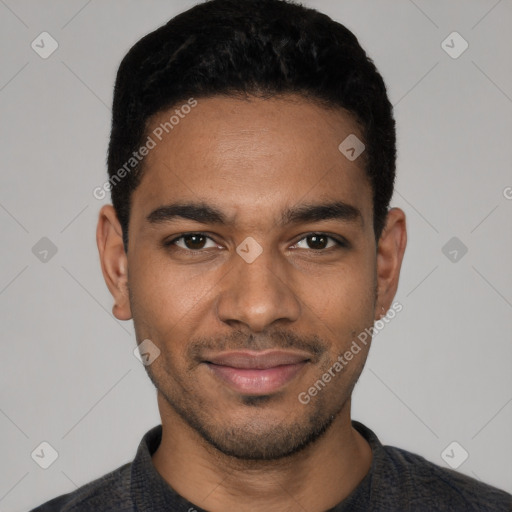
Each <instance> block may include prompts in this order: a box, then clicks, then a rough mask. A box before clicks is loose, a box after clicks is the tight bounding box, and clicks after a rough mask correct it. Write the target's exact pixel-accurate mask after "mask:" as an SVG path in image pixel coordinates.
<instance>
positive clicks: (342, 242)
mask: <svg viewBox="0 0 512 512" xmlns="http://www.w3.org/2000/svg"><path fill="white" fill-rule="evenodd" d="M192 235H199V236H202V237H205V238H208V239H209V240H211V241H212V242H215V240H213V239H212V237H211V236H209V235H207V234H206V233H202V232H200V231H190V232H188V233H183V234H181V235H180V236H177V237H175V238H173V239H172V240H169V241H166V242H164V243H163V245H164V246H165V247H167V248H176V247H177V248H178V249H181V250H182V251H184V252H187V253H189V254H200V253H202V252H204V251H205V250H206V249H198V250H193V249H184V248H183V247H178V246H175V245H174V244H175V243H176V242H177V241H178V240H181V239H184V238H185V237H186V236H192ZM310 236H320V237H326V238H328V239H330V240H332V241H333V242H334V243H335V244H336V247H335V248H336V249H343V248H345V249H346V248H348V247H349V243H348V242H347V241H346V240H344V239H343V238H337V237H334V236H332V235H328V234H327V233H322V232H316V231H315V232H311V233H307V234H306V235H304V236H303V237H302V238H301V239H300V240H297V242H295V244H294V245H297V244H298V243H299V242H302V241H303V240H305V239H306V238H308V237H310ZM330 249H333V247H328V248H325V249H307V250H309V251H312V252H314V253H322V252H325V251H327V250H330Z"/></svg>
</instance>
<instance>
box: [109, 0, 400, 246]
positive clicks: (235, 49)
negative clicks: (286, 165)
mask: <svg viewBox="0 0 512 512" xmlns="http://www.w3.org/2000/svg"><path fill="white" fill-rule="evenodd" d="M289 93H292V94H300V95H301V96H302V97H304V98H305V99H307V100H311V101H314V102H318V103H320V104H322V105H323V106H325V107H327V108H331V109H332V108H338V109H343V110H344V111H346V112H349V113H350V114H351V115H352V116H353V118H354V120H355V122H356V123H357V125H358V127H359V128H360V132H361V135H362V136H363V142H364V144H365V146H366V148H365V151H364V153H363V155H362V156H363V157H364V167H365V170H366V174H367V177H368V179H369V182H370V184H371V188H372V192H373V227H374V232H375V237H376V240H378V239H379V238H380V235H381V233H382V229H383V227H384V224H385V220H386V215H387V212H388V208H389V202H390V200H391V197H392V195H393V187H394V181H395V161H396V134H395V121H394V118H393V107H392V105H391V103H390V101H389V99H388V97H387V93H386V86H385V84H384V81H383V79H382V77H381V75H380V74H379V72H378V71H377V69H376V67H375V65H374V63H373V61H372V60H371V59H370V58H369V57H368V56H367V55H366V53H365V51H364V50H363V48H361V46H360V45H359V42H358V40H357V38H356V36H355V35H354V34H353V33H352V32H351V31H350V30H348V29H347V28H346V27H345V26H343V25H342V24H340V23H337V22H335V21H333V20H332V19H331V18H329V17H328V16H327V15H325V14H322V13H320V12H318V11H316V10H314V9H311V8H306V7H304V6H303V5H300V4H297V3H295V2H293V1H291V0H208V1H205V2H202V3H200V4H198V5H195V6H194V7H192V8H191V9H189V10H187V11H185V12H183V13H181V14H179V15H177V16H175V17H174V18H172V19H171V20H170V21H168V22H167V23H166V24H165V25H163V26H162V27H160V28H158V29H157V30H155V31H154V32H151V33H150V34H148V35H146V36H145V37H143V38H142V39H140V40H139V41H138V42H137V43H136V44H135V45H134V46H133V47H132V48H131V49H130V50H129V52H128V53H127V54H126V56H125V57H124V59H123V60H122V62H121V64H120V66H119V70H118V73H117V77H116V82H115V87H114V100H113V109H112V131H111V136H110V144H109V149H108V159H107V163H108V173H109V182H110V185H111V197H112V203H113V205H114V208H115V211H116V214H117V217H118V219H119V222H120V224H121V227H122V229H123V241H124V246H125V250H128V224H129V217H130V202H131V195H132V193H133V191H134V190H135V189H136V187H137V186H138V184H139V183H140V179H141V176H142V171H143V165H142V163H143V161H141V162H140V163H138V162H134V160H133V154H134V152H136V151H138V149H139V148H140V147H141V145H142V144H143V142H144V140H145V137H147V130H148V126H149V124H150V121H151V118H152V116H154V115H155V114H157V113H160V112H163V111H166V110H168V109H170V108H171V107H173V106H176V105H177V104H178V103H180V102H185V101H187V100H190V98H196V99H197V98H207V97H213V96H228V97H229V96H232V97H244V96H245V97H248V96H250V95H253V96H257V97H262V98H270V97H274V96H279V95H284V94H289ZM340 142H341V140H340ZM130 159H131V160H130ZM128 161H131V162H132V163H133V164H134V165H133V169H131V170H129V171H130V172H126V169H127V166H126V162H128ZM123 166H124V169H125V172H122V173H121V172H120V170H121V169H122V168H123ZM120 176H122V179H120Z"/></svg>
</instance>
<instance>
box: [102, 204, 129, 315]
mask: <svg viewBox="0 0 512 512" xmlns="http://www.w3.org/2000/svg"><path fill="white" fill-rule="evenodd" d="M96 243H97V244H98V251H99V256H100V262H101V270H102V272H103V278H104V279H105V283H106V284H107V287H108V289H109V290H110V293H111V294H112V297H113V298H114V306H113V307H112V314H113V315H114V316H115V317H116V318H117V319H118V320H130V319H131V318H132V314H131V310H130V301H129V294H128V259H127V256H126V252H125V250H124V245H123V232H122V228H121V225H120V223H119V220H118V219H117V215H116V212H115V210H114V207H113V206H112V205H110V204H109V205H105V206H103V207H102V208H101V210H100V213H99V217H98V226H97V229H96Z"/></svg>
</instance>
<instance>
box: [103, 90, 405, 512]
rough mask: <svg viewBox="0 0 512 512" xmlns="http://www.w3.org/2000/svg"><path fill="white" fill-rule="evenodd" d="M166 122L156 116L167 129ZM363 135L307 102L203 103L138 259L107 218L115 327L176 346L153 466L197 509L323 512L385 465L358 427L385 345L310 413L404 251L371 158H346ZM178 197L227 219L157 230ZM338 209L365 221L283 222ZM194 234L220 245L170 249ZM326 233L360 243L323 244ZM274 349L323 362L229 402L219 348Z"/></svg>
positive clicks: (161, 166) (340, 116)
mask: <svg viewBox="0 0 512 512" xmlns="http://www.w3.org/2000/svg"><path fill="white" fill-rule="evenodd" d="M168 117H169V113H160V114H158V115H157V116H155V118H154V119H152V122H151V126H158V124H159V123H160V122H162V121H165V120H167V119H168ZM351 133H354V134H356V135H357V136H358V137H359V138H360V139H362V136H361V135H360V131H359V128H358V125H357V124H356V122H355V121H354V119H353V118H352V117H351V116H350V115H349V114H348V113H346V112H344V111H343V110H341V109H337V110H327V109H325V108H323V107H321V106H319V105H317V104H315V103H313V102H311V101H307V100H305V99H303V98H301V97H299V96H294V95H286V96H281V97H279V98H277V97H276V98H272V99H265V100H264V99H258V98H254V97H252V98H250V101H247V100H241V99H234V98H225V97H213V98H208V99H201V98H199V99H198V105H197V106H196V107H195V108H194V109H193V110H192V111H191V112H190V113H189V114H187V116H186V117H185V118H184V119H183V120H181V121H180V123H179V124H178V125H176V126H175V127H174V129H173V131H172V132H171V133H170V134H169V135H168V136H167V137H166V138H165V139H164V140H163V141H162V142H160V143H159V144H158V145H157V146H156V147H155V148H154V149H152V150H151V151H150V153H149V154H148V156H147V157H146V159H145V170H144V175H143V178H142V180H141V183H140V185H139V186H138V188H137V189H136V190H135V191H134V193H133V196H132V208H131V214H130V215H131V216H130V225H129V231H128V235H129V246H128V252H127V253H125V251H124V248H123V244H122V231H121V227H120V225H119V222H118V220H117V217H116V215H115V212H114V209H113V208H112V206H110V205H107V206H104V207H103V208H102V210H101V212H100V216H99V222H98V229H97V241H98V248H99V252H100V258H101V265H102V271H103V275H104V277H105V281H106V283H107V285H108V287H109V289H110V291H111V293H112V295H113V298H114V307H113V314H114V315H115V316H116V318H118V319H120V320H129V319H132V318H133V321H134V325H135V331H136V335H137V340H138V342H141V341H142V340H144V339H150V340H152V342H153V343H154V344H155V345H157V346H158V347H159V349H160V350H161V354H160V356H159V357H158V358H157V359H156V360H155V361H154V362H153V363H152V364H151V365H149V366H147V367H146V369H147V371H148V373H149V376H150V378H151V379H152V381H153V382H154V383H155V386H156V387H157V390H158V393H157V395H158V406H159V410H160V415H161V419H162V428H163V435H162V442H161V444H160V446H159V448H158V449H157V451H156V452H155V454H154V455H153V463H154V465H155V467H156V469H157V471H158V472H159V473H160V474H161V475H162V477H163V478H164V479H165V480H166V481H167V482H168V483H169V485H171V486H172V487H173V488H174V489H175V490H176V491H177V492H178V493H179V494H181V495H182V496H183V497H185V498H187V499H188V500H189V501H191V502H192V503H194V504H196V505H197V506H198V507H201V508H204V509H207V510H209V511H212V512H217V511H218V512H220V511H223V512H225V511H235V510H236V511H259V510H267V511H269V512H272V511H279V512H283V511H296V510H298V509H304V510H308V511H311V512H320V511H324V510H327V509H329V508H331V507H334V506H335V505H336V504H338V503H339V502H341V501H342V500H343V499H344V498H346V497H347V496H348V495H349V494H350V493H351V492H352V491H353V490H354V489H355V488H356V487H357V485H358V484H359V483H360V482H361V480H362V479H363V478H364V476H365V475H366V474H367V472H368V470H369V468H370V465H371V459H372V455H371V449H370V447H369V445H368V444H367V442H366V441H365V440H364V439H363V437H362V436H361V435H360V434H359V433H357V431H356V430H355V429H354V428H353V427H352V426H351V418H350V396H351V393H352V389H353V387H354V385H355V383H356V381H357V379H358V377H359V375H360V373H361V371H362V369H363V366H364V363H365V360H366V357H367V352H368V348H369V345H368V346H367V347H362V350H361V352H359V353H358V354H357V355H355V356H354V358H353V359H352V360H351V361H350V362H349V364H347V366H346V367H344V368H343V370H342V371H341V372H340V373H339V374H338V375H337V376H336V377H334V378H332V379H331V381H330V382H329V383H328V384H327V385H326V386H325V387H324V388H323V389H322V390H321V391H320V392H319V393H318V394H317V395H316V396H314V397H312V398H311V401H310V402H309V403H308V404H302V403H300V402H299V400H298V395H299V393H301V392H307V390H308V389H309V388H310V387H311V386H313V385H314V383H315V382H316V381H317V380H318V379H320V378H321V377H322V374H324V373H325V372H326V371H328V369H329V368H330V367H331V366H332V365H333V363H334V361H336V359H337V357H338V356H339V355H340V354H343V353H345V352H346V351H347V350H348V349H349V347H350V345H351V343H352V341H353V340H354V339H356V336H357V335H358V334H359V333H360V332H362V331H363V330H364V329H365V328H367V327H370V326H372V325H373V322H374V320H376V319H379V318H380V317H381V316H382V314H383V313H385V312H386V311H387V310H388V309H389V308H390V306H391V304H392V301H393V297H394V295H395V293H396V289H397V286H398V279H399V274H400V267H401V263H402V258H403V254H404V251H405V246H406V224H405V215H404V213H403V211H402V210H400V209H398V208H392V209H391V210H390V211H389V213H388V216H387V222H386V226H385V229H384V231H383V234H382V236H381V237H380V239H379V243H378V244H377V243H376V240H375V234H374V231H373V207H372V192H371V187H370V183H369V181H368V179H367V177H366V174H365V171H364V162H363V159H362V158H361V157H360V158H357V159H356V160H355V161H353V162H351V161H349V160H348V159H347V158H345V156H344V155H343V154H342V153H341V152H340V151H339V150H338V145H339V144H340V143H341V141H343V140H344V139H345V137H347V136H348V135H349V134H351ZM176 201H187V202H202V203H206V204H208V205H212V206H215V207H216V208H217V209H219V210H220V211H222V212H223V213H224V214H225V216H226V218H227V221H228V222H227V223H226V224H223V225H220V224H216V223H211V222H197V221H195V220H190V219H185V218H175V219H173V220H169V221H165V222H153V223H152V222H149V221H148V219H147V217H148V215H149V214H150V213H151V212H152V211H154V210H155V209H156V208H159V207H161V206H164V205H167V204H169V203H174V202H176ZM332 201H343V202H345V203H348V204H350V205H352V206H353V207H355V208H357V209H358V210H359V211H360V216H359V217H357V218H355V219H351V220H349V219H327V220H325V219H323V220H315V221H308V222H298V223H292V224H285V225H281V224H280V223H279V219H280V216H281V214H282V212H283V211H284V210H285V209H287V208H292V207H295V206H297V205H302V204H306V203H307V204H311V203H322V204H323V203H326V202H332ZM194 232H195V233H197V232H201V233H205V234H206V235H207V236H208V237H210V238H206V239H203V238H201V237H199V239H192V240H191V239H190V238H188V239H187V240H188V241H185V240H184V239H180V240H178V241H176V242H174V245H170V246H167V247H166V246H164V245H163V242H165V241H172V240H174V239H176V238H178V237H179V236H181V235H183V233H194ZM312 232H313V233H322V234H325V235H326V236H332V237H337V238H340V239H344V240H346V242H347V245H346V246H345V247H341V246H337V245H336V243H335V242H334V240H333V239H331V238H327V239H325V238H321V239H320V240H319V239H311V238H308V235H310V234H311V233H312ZM247 237H252V238H253V239H254V240H256V241H257V242H258V244H259V245H260V246H261V248H262V250H263V252H262V253H261V254H260V255H259V256H258V257H257V258H256V259H255V260H254V261H253V262H252V263H247V262H246V261H245V260H244V259H243V258H242V257H240V255H239V254H238V253H237V252H236V248H237V246H239V245H240V244H241V243H242V242H243V241H244V240H245V239H246V238H247ZM191 249H196V252H195V253H192V252H190V251H191ZM269 348H282V349H286V348H288V349H294V348H300V349H303V350H306V351H307V352H308V353H310V354H311V359H310V360H309V361H308V362H307V363H306V364H305V365H304V367H303V368H302V369H301V371H300V372H299V373H298V374H297V375H295V377H294V378H293V379H292V380H291V381H289V382H288V383H286V384H285V385H284V386H283V387H282V388H280V389H279V390H278V391H276V392H273V393H271V394H269V395H266V396H264V397H261V398H260V399H254V398H252V399H251V397H248V396H245V395H244V394H243V393H238V392H235V391H233V390H232V389H230V388H228V387H227V386H226V385H225V384H224V383H223V382H222V381H220V380H219V379H218V378H217V377H216V376H215V375H213V374H212V372H211V371H209V368H208V367H207V366H206V365H205V364H203V363H202V361H201V357H203V356H204V354H205V353H206V351H214V352H219V351H223V350H231V349H251V350H263V349H269ZM299 505H300V506H299ZM301 507H302V508H301Z"/></svg>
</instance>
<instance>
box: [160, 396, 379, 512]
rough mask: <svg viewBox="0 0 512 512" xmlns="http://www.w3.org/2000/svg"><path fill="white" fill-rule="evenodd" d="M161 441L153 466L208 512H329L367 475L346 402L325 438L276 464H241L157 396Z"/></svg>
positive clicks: (366, 454) (367, 455)
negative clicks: (222, 451) (199, 432)
mask: <svg viewBox="0 0 512 512" xmlns="http://www.w3.org/2000/svg"><path fill="white" fill-rule="evenodd" d="M158 400H159V407H160V412H161V415H162V441H161V443H160V446H159V447H158V449H157V451H156V452H155V453H154V454H153V458H152V460H153V464H154V465H155V467H156V469H157V471H158V472H159V473H160V475H161V476H162V477H163V478H164V480H166V482H167V483H168V484H169V485H170V486H171V487H172V488H173V489H174V490H175V491H176V492H177V493H178V494H180V495H181V496H182V497H184V498H185V499H187V500H188V501H190V502H192V503H194V504H196V505H198V506H199V507H201V508H204V509H206V510H209V511H211V512H221V511H222V512H226V511H235V510H236V511H240V512H252V511H256V510H258V511H259V510H262V509H264V510H266V511H268V512H274V511H275V512H277V511H279V512H286V511H296V510H297V509H299V510H308V511H311V512H315V511H318V512H320V511H324V510H328V509H330V508H332V507H334V506H335V505H337V504H338V503H340V502H341V501H343V500H344V499H345V498H346V497H347V496H348V495H349V494H350V493H351V492H352V491H353V490H354V489H355V488H356V487H357V485H358V484H359V483H360V482H361V480H362V479H363V478H364V477H365V475H366V474H367V473H368V470H369V468H370V465H371V460H372V453H371V448H370V446H369V445H368V443H367V442H366V440H365V439H364V438H363V437H362V436H361V435H360V434H359V433H358V432H357V431H356V430H355V429H354V428H353V427H352V425H351V421H350V401H347V403H346V404H345V407H344V408H343V410H342V411H341V413H340V414H339V415H338V417H337V418H336V419H335V420H334V422H333V423H332V424H331V426H330V427H329V428H328V430H327V431H326V432H325V433H324V435H323V436H322V437H321V438H319V439H317V440H316V441H315V442H314V443H312V444H311V445H309V446H308V447H306V448H305V449H304V450H302V451H301V452H299V453H296V454H294V455H292V456H290V457H287V458H284V459H280V460H277V461H252V460H249V461H247V460H240V459H236V458H234V457H230V456H226V455H224V454H223V453H221V452H219V451H218V450H217V449H215V448H213V447H212V446H211V445H209V444H208V443H206V441H204V439H203V438H202V437H201V436H200V435H199V434H198V433H197V432H196V431H194V430H192V429H191V428H190V427H189V426H188V425H187V424H186V423H184V421H183V420H182V419H181V417H179V416H178V415H177V414H176V413H175V412H174V411H173V410H172V409H170V408H169V407H168V406H167V404H166V403H163V402H165V400H164V399H162V397H161V396H160V394H159V397H158Z"/></svg>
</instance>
